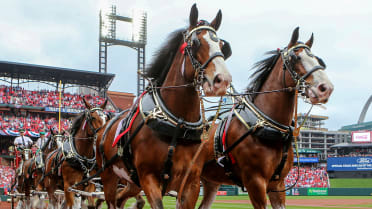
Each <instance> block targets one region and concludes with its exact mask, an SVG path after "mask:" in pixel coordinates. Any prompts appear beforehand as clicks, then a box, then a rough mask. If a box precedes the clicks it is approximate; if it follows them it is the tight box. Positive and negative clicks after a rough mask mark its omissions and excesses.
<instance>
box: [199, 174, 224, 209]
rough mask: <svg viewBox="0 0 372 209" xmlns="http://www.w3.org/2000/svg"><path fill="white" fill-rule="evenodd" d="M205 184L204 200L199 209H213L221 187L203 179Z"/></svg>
mask: <svg viewBox="0 0 372 209" xmlns="http://www.w3.org/2000/svg"><path fill="white" fill-rule="evenodd" d="M201 181H202V183H203V200H202V202H201V204H200V205H199V209H208V208H211V207H212V203H213V201H214V200H215V199H216V195H217V191H218V188H219V187H220V185H218V184H215V183H213V182H211V181H207V180H205V179H203V178H202V179H201Z"/></svg>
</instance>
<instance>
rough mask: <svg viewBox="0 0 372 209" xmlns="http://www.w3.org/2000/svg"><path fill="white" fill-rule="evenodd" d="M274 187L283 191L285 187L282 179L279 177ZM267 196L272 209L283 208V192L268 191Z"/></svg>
mask: <svg viewBox="0 0 372 209" xmlns="http://www.w3.org/2000/svg"><path fill="white" fill-rule="evenodd" d="M269 186H271V185H269ZM274 188H275V189H274V190H276V191H283V190H284V189H285V184H284V179H281V180H280V181H279V183H278V184H277V186H276V187H274ZM268 196H269V200H270V203H271V207H272V208H273V209H285V192H269V193H268Z"/></svg>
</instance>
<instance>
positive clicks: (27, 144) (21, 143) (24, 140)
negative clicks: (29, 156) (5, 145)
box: [14, 129, 34, 149]
mask: <svg viewBox="0 0 372 209" xmlns="http://www.w3.org/2000/svg"><path fill="white" fill-rule="evenodd" d="M19 134H20V136H18V137H16V138H15V139H14V145H15V146H16V147H19V148H22V149H30V148H31V146H32V144H33V143H34V142H33V141H32V140H31V139H30V137H28V136H25V130H24V129H19Z"/></svg>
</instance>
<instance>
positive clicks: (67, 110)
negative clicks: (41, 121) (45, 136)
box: [45, 107, 83, 114]
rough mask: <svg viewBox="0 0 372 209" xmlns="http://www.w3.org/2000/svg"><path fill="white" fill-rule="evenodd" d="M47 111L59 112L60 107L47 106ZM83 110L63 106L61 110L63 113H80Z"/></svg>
mask: <svg viewBox="0 0 372 209" xmlns="http://www.w3.org/2000/svg"><path fill="white" fill-rule="evenodd" d="M45 111H47V112H59V108H58V107H45ZM82 111H83V110H78V109H72V108H61V112H63V113H75V114H76V113H80V112H82Z"/></svg>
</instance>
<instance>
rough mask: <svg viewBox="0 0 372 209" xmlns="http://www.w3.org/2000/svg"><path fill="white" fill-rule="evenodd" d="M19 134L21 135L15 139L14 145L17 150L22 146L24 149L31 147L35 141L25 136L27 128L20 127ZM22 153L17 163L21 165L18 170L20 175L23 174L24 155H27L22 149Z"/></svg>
mask: <svg viewBox="0 0 372 209" xmlns="http://www.w3.org/2000/svg"><path fill="white" fill-rule="evenodd" d="M19 134H20V136H18V137H16V138H15V139H14V145H15V147H16V150H17V148H21V149H22V150H23V149H30V148H31V146H32V144H33V143H34V142H33V141H32V140H31V139H30V137H28V136H25V130H24V129H20V130H19ZM21 153H22V157H18V159H16V160H17V164H18V165H19V166H18V168H17V171H16V173H17V174H18V176H20V175H22V167H23V157H25V155H24V153H23V151H21Z"/></svg>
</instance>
